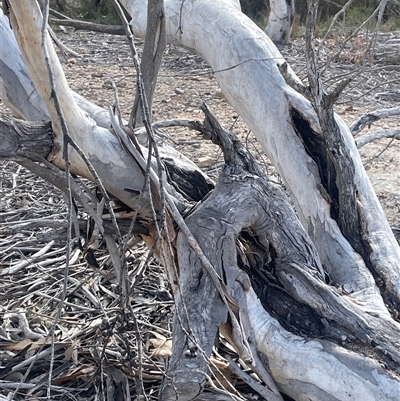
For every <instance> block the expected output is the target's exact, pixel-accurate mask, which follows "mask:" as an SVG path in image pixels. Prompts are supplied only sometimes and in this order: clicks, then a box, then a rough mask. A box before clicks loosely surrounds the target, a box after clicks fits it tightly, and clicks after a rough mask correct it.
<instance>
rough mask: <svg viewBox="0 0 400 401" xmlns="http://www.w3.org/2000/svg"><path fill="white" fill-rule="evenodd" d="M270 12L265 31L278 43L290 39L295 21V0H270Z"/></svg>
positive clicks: (283, 43)
mask: <svg viewBox="0 0 400 401" xmlns="http://www.w3.org/2000/svg"><path fill="white" fill-rule="evenodd" d="M269 6H270V12H269V16H268V22H267V26H266V28H265V33H266V34H267V35H268V36H269V37H270V38H271V40H272V41H273V42H274V43H276V44H281V45H285V44H287V43H289V41H290V35H291V34H292V28H293V23H294V12H295V9H294V7H295V5H294V0H269Z"/></svg>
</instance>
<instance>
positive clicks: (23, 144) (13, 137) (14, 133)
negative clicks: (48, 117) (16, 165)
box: [0, 117, 54, 159]
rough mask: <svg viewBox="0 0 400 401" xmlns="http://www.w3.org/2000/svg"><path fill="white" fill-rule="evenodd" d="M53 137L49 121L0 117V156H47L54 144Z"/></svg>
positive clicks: (12, 157) (15, 157) (9, 157)
mask: <svg viewBox="0 0 400 401" xmlns="http://www.w3.org/2000/svg"><path fill="white" fill-rule="evenodd" d="M53 137H54V135H53V131H52V128H51V123H50V122H47V123H26V122H24V121H22V120H15V119H10V118H7V117H4V118H0V157H1V158H8V159H18V158H19V157H28V158H29V157H33V156H35V155H40V156H42V157H48V156H49V154H50V153H51V151H52V149H53V146H54V142H53Z"/></svg>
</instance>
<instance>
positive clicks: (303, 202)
mask: <svg viewBox="0 0 400 401" xmlns="http://www.w3.org/2000/svg"><path fill="white" fill-rule="evenodd" d="M122 3H123V4H124V6H125V7H126V9H127V10H128V12H129V13H130V14H131V15H132V16H133V19H132V27H133V29H134V32H135V34H136V35H138V36H144V34H145V29H146V13H145V10H146V2H145V1H141V0H122ZM165 10H166V29H167V37H168V38H169V40H170V41H173V42H176V43H178V44H180V45H182V46H184V47H187V48H190V49H194V50H195V51H196V52H198V53H200V54H201V55H202V56H203V57H204V58H205V60H206V61H207V62H208V63H209V64H210V65H211V67H212V69H213V70H214V71H215V76H216V78H217V81H218V83H219V85H220V87H221V89H222V91H223V92H224V94H225V96H226V98H227V100H228V101H229V102H230V104H231V105H232V106H233V107H234V108H235V110H236V111H237V112H238V113H239V114H240V115H241V117H242V118H243V119H244V121H245V122H246V123H247V125H248V126H249V127H250V128H251V129H252V131H253V132H254V134H255V135H256V137H257V139H258V141H259V143H260V145H261V147H262V148H263V150H264V151H265V152H266V154H267V155H268V157H269V158H270V159H271V161H272V162H273V163H274V165H275V166H276V167H277V169H278V171H279V173H280V174H281V177H282V178H283V180H284V182H285V184H286V186H287V188H288V190H289V191H290V194H291V197H292V200H293V202H294V204H295V206H296V209H297V211H298V213H299V216H300V219H301V221H302V223H303V225H304V226H305V227H306V229H307V231H308V233H309V234H310V236H311V238H312V239H313V241H314V243H315V245H316V247H317V249H318V252H319V253H320V257H321V261H322V263H323V265H324V266H325V267H326V269H327V270H328V272H329V274H330V276H331V278H332V279H333V281H334V282H336V283H341V284H344V285H346V286H349V288H350V289H351V291H350V292H351V294H350V295H349V296H350V297H352V298H354V299H355V301H356V302H358V303H359V304H360V307H362V308H363V309H364V310H367V311H370V312H371V313H374V314H380V315H381V316H385V317H386V318H388V319H389V318H390V316H389V314H388V312H387V310H386V307H385V305H384V303H383V301H382V299H381V298H380V295H379V290H378V288H377V287H376V286H375V284H374V280H373V277H372V275H371V273H370V272H369V271H368V269H367V268H366V266H365V263H364V262H363V260H362V258H361V257H360V255H359V254H357V253H356V252H355V251H354V250H353V249H352V247H351V246H350V244H349V243H348V241H347V240H346V239H345V238H344V237H343V235H342V234H341V232H340V230H339V228H338V225H337V223H336V222H335V221H334V220H333V219H332V217H331V215H330V205H329V204H328V202H327V201H326V200H325V199H324V197H323V193H322V192H321V186H322V184H321V181H320V178H319V174H318V167H317V165H316V164H315V163H314V162H313V160H312V159H311V158H310V156H309V155H308V154H307V153H306V150H305V149H304V146H303V143H302V142H301V140H300V139H299V137H298V136H297V134H296V132H295V130H294V126H293V118H292V111H293V109H294V110H296V111H297V112H298V113H299V114H300V115H301V116H302V118H303V119H304V120H305V121H307V123H308V124H309V125H310V127H311V128H312V129H313V130H314V131H315V132H316V133H318V132H320V128H319V123H318V120H317V116H316V114H315V112H314V109H313V107H312V105H311V104H310V102H309V101H308V100H306V99H305V98H304V97H303V96H301V95H300V94H299V93H297V92H296V91H294V90H293V89H292V88H291V87H290V86H289V85H288V84H287V83H286V82H285V80H284V79H283V77H282V75H281V73H280V71H279V69H278V65H281V64H283V63H284V59H283V57H282V55H281V54H280V53H279V51H278V50H277V49H276V47H275V46H274V44H273V43H272V41H271V40H270V39H269V38H268V37H267V36H266V35H265V34H264V32H263V31H262V30H261V29H259V28H258V27H257V26H256V25H255V24H254V23H253V22H252V21H251V20H250V19H249V18H247V17H246V16H245V15H244V14H242V13H240V12H238V9H237V6H236V2H233V1H230V0H221V1H219V2H218V3H216V2H214V1H212V0H196V1H194V0H186V1H185V2H184V3H182V2H180V1H178V0H166V1H165ZM291 74H292V75H293V78H294V79H297V78H296V77H295V76H294V73H293V72H291ZM337 121H338V124H339V126H340V129H341V132H342V135H343V136H344V137H345V138H346V142H347V144H348V146H349V148H350V151H351V154H352V156H353V158H354V164H355V165H356V176H357V183H356V185H357V190H358V193H359V195H360V214H361V219H362V221H363V223H364V224H365V226H366V227H367V230H368V233H369V235H370V238H371V239H372V242H371V245H372V254H371V259H372V260H373V263H374V268H375V270H376V271H378V273H379V274H381V275H382V276H383V277H384V278H385V279H386V280H387V281H388V282H387V283H386V285H387V288H388V290H389V291H391V292H392V293H393V294H394V295H395V296H396V298H397V299H399V300H400V248H399V246H398V244H397V242H396V240H395V238H394V236H393V234H392V232H391V230H390V227H389V224H388V223H387V220H386V217H385V215H384V212H383V211H382V208H381V206H380V204H379V201H378V199H377V197H376V195H375V193H374V190H373V188H372V186H371V184H370V182H369V180H368V178H367V175H366V173H365V170H364V168H363V165H362V162H361V159H360V157H359V154H358V151H357V149H356V147H355V145H354V141H353V139H352V136H351V134H350V131H349V129H348V127H347V126H346V125H345V124H344V123H343V122H342V120H341V119H340V118H337ZM328 244H329V245H328Z"/></svg>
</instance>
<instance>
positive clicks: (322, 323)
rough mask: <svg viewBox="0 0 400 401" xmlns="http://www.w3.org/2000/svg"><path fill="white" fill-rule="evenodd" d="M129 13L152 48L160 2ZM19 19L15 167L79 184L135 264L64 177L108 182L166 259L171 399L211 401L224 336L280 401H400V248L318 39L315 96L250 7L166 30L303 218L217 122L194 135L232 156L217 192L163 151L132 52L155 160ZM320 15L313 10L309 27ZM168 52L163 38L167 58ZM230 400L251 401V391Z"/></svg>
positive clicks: (174, 23)
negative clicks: (194, 56) (207, 397)
mask: <svg viewBox="0 0 400 401" xmlns="http://www.w3.org/2000/svg"><path fill="white" fill-rule="evenodd" d="M121 4H122V5H123V6H124V7H125V9H126V11H127V12H128V13H129V15H130V16H131V17H132V20H131V21H130V25H131V29H132V31H133V33H134V34H135V35H136V36H142V37H145V36H146V30H148V29H149V26H150V25H149V24H148V21H147V11H148V7H147V2H145V1H143V0H121ZM160 4H161V3H160ZM7 5H8V12H9V18H10V23H11V26H12V29H13V33H14V34H15V38H16V40H15V39H14V37H13V36H12V32H11V31H10V29H9V23H8V21H7V20H6V19H5V17H3V16H2V19H1V30H2V39H3V42H2V48H1V63H2V64H1V65H2V66H3V68H1V74H2V76H1V78H2V79H1V81H0V84H1V96H2V99H3V101H5V102H6V103H7V104H8V105H9V106H10V109H11V110H12V111H13V113H14V114H15V116H17V117H19V118H23V119H25V121H21V120H16V119H9V118H5V117H3V118H2V119H1V131H0V135H1V142H0V143H1V145H0V155H1V157H7V158H14V159H16V160H17V161H18V162H20V163H21V164H23V165H25V166H27V167H28V168H31V169H32V170H33V171H35V172H37V173H38V174H40V175H41V176H43V177H45V178H47V179H48V180H50V181H52V182H54V183H55V184H56V185H58V186H59V187H62V186H63V185H66V183H68V182H69V185H68V187H69V188H70V189H71V193H72V196H74V197H76V198H77V199H78V201H79V202H80V203H81V204H82V205H84V207H85V208H86V209H87V211H88V213H89V214H91V215H92V216H93V218H94V219H95V221H96V224H98V226H99V229H100V231H101V232H103V233H104V235H105V236H106V238H107V239H108V242H107V243H108V244H109V245H110V248H112V249H113V250H114V251H115V249H117V250H118V249H119V251H118V252H120V254H119V255H120V256H122V254H123V249H124V242H125V241H124V240H126V239H124V238H122V236H121V233H120V232H119V230H118V227H116V231H115V232H114V233H113V234H110V233H105V232H104V230H103V229H102V221H101V219H99V217H98V215H97V214H96V212H95V209H96V205H94V204H93V202H95V201H93V197H90V195H88V194H87V193H84V192H83V191H82V190H81V189H80V188H79V185H78V184H77V183H76V182H75V181H74V180H73V178H72V177H68V179H67V178H65V179H64V180H56V179H55V176H57V177H58V176H59V175H58V173H56V172H54V169H53V167H54V166H56V167H58V168H60V169H65V168H66V169H67V170H69V171H70V172H71V173H73V174H75V175H79V176H81V177H85V178H88V179H91V180H93V181H96V183H97V184H98V185H100V186H102V187H103V188H104V191H103V195H104V196H105V198H107V196H108V195H107V193H110V194H112V196H114V197H116V198H118V199H119V200H120V201H122V202H123V203H125V204H126V205H127V206H128V207H130V208H131V209H132V210H133V211H134V212H135V213H136V214H135V217H136V220H135V221H136V224H137V225H138V226H140V227H141V230H137V231H136V232H135V234H132V235H139V236H140V237H141V238H142V239H144V240H145V241H146V242H147V244H148V245H149V246H155V249H156V254H157V255H158V257H159V259H160V261H161V263H162V264H163V265H164V267H165V269H166V270H167V272H168V275H169V278H170V282H171V287H172V290H173V292H174V296H175V303H176V310H175V316H174V322H173V348H172V357H171V358H170V360H169V363H168V366H167V368H166V375H165V379H164V381H163V383H162V386H161V390H160V399H162V400H191V399H196V397H198V396H199V394H200V393H201V391H202V390H203V387H204V384H205V381H206V377H207V374H208V373H207V372H208V370H207V369H208V367H209V365H210V364H212V362H210V355H211V353H212V349H213V346H214V343H215V338H216V336H217V334H218V333H220V334H221V335H222V336H223V337H224V338H225V339H226V341H228V342H229V343H230V344H231V345H232V346H233V347H234V348H235V349H236V352H237V354H238V355H239V357H240V358H241V360H242V363H243V364H244V365H246V366H247V368H248V369H250V370H251V371H252V372H253V373H254V374H253V375H252V376H249V375H248V374H247V373H245V372H244V371H242V370H240V369H238V366H237V365H236V364H235V363H234V362H233V361H232V362H231V364H232V365H231V368H232V370H233V371H234V372H235V373H236V374H239V375H241V376H242V377H243V378H244V379H245V380H246V382H247V383H249V384H250V385H251V386H252V387H253V389H254V391H257V392H258V393H259V394H260V395H261V396H262V397H264V398H265V399H268V400H282V399H283V396H282V393H283V394H286V395H288V396H290V397H292V398H293V399H295V400H320V401H325V400H327V401H328V400H329V401H331V400H350V399H353V400H361V399H362V400H371V401H375V400H392V401H395V400H398V397H399V394H400V380H399V373H400V347H399V345H400V344H399V332H400V330H399V329H400V325H399V322H398V320H397V315H398V313H399V312H400V307H399V305H400V302H399V301H400V248H399V246H398V244H397V243H396V240H395V238H394V236H393V234H392V232H391V230H390V227H389V224H388V222H387V220H386V217H385V215H384V213H383V211H382V208H381V206H380V204H379V202H378V199H377V197H376V195H375V193H374V191H373V189H372V186H371V184H370V182H369V180H368V177H367V175H366V172H365V170H364V168H363V165H362V163H361V160H360V157H359V155H358V152H357V149H356V146H355V144H354V140H353V138H352V135H351V133H350V130H349V128H348V127H347V126H346V124H345V123H344V122H343V120H342V119H341V118H340V117H339V116H337V115H336V114H335V113H334V112H333V109H332V106H333V103H334V101H335V99H336V98H337V96H338V95H339V93H340V91H341V89H342V88H343V86H344V84H345V83H340V84H339V85H338V86H337V87H336V88H335V90H334V91H332V92H331V93H326V92H325V91H324V88H323V87H322V84H321V81H320V80H319V77H318V73H317V69H316V61H315V50H314V48H313V45H312V44H313V35H314V32H313V30H312V24H310V25H309V30H308V33H307V43H308V48H307V52H308V65H307V67H308V82H309V86H304V85H303V84H302V82H301V81H300V80H299V79H298V78H297V77H296V75H295V74H294V73H293V71H292V70H291V68H290V67H289V66H288V65H287V64H286V62H285V60H284V58H283V57H282V55H281V54H280V53H279V51H278V50H277V48H276V47H275V46H274V44H273V43H272V41H271V40H270V39H269V38H268V37H267V35H265V33H264V32H263V31H262V30H260V29H259V28H258V27H257V26H256V25H255V24H254V23H253V22H252V21H251V20H250V19H249V18H247V17H246V16H245V15H244V14H242V12H241V10H240V4H239V1H237V0H220V1H218V2H215V1H211V0H185V1H180V0H165V2H164V12H163V20H162V23H161V19H160V20H159V23H158V25H157V24H156V26H158V27H159V28H158V29H159V30H160V31H159V32H160V33H161V32H162V31H163V30H164V29H165V35H166V40H167V41H168V42H174V43H176V44H179V45H181V46H184V47H186V48H189V49H192V50H193V51H195V52H197V53H199V54H201V55H202V56H203V57H204V59H205V60H206V61H207V62H208V63H209V64H210V66H211V68H212V69H213V71H214V74H215V77H216V79H217V81H218V83H219V85H220V87H221V89H222V91H223V92H224V94H225V96H226V98H227V99H228V101H229V102H230V104H231V105H232V106H233V107H234V108H235V110H236V111H237V112H238V114H240V116H241V117H242V118H243V119H244V121H245V122H246V123H247V125H248V127H249V128H250V129H251V130H252V131H253V132H254V134H255V135H256V137H257V139H258V141H259V143H260V146H261V147H262V148H263V150H264V151H265V152H266V154H267V155H268V157H269V158H270V160H271V161H272V162H273V163H274V165H275V166H276V168H277V170H278V171H279V173H280V175H281V177H282V180H283V181H284V183H285V186H286V188H287V191H288V193H289V196H290V200H289V199H288V198H287V196H286V195H285V193H284V192H283V191H282V189H281V188H279V187H278V186H277V185H276V184H273V183H272V182H271V181H270V180H268V178H267V177H266V176H265V175H264V173H263V172H262V170H261V169H260V168H259V167H258V165H257V164H256V163H255V161H254V160H253V158H252V157H251V155H250V154H249V153H248V152H247V151H246V149H245V148H244V147H243V146H242V144H241V143H240V141H239V140H238V139H237V138H236V137H235V136H234V135H233V134H232V133H230V132H229V131H227V130H225V129H224V128H223V127H221V126H220V125H219V123H218V121H217V120H216V119H215V118H214V117H213V115H212V114H211V113H210V111H209V110H208V108H207V106H205V105H204V106H203V110H204V112H205V120H204V122H199V121H189V122H186V123H185V124H186V125H187V126H189V127H190V128H192V129H198V130H200V131H201V132H202V133H203V134H204V136H205V137H207V138H208V139H210V140H212V141H213V142H215V143H216V144H218V145H219V146H220V147H221V149H222V150H223V153H224V158H225V166H224V168H223V170H222V171H221V174H220V177H219V179H218V181H217V183H216V184H215V187H213V186H214V185H213V183H212V182H211V181H210V180H209V179H208V177H206V176H205V175H204V174H203V173H202V172H201V171H200V170H199V169H198V168H197V167H196V166H195V165H193V163H191V162H190V161H189V160H187V159H185V158H182V157H181V156H180V155H179V153H178V152H176V151H174V149H171V148H168V147H167V146H165V145H160V144H157V142H156V141H155V140H154V129H155V125H157V122H154V124H153V125H152V124H151V119H150V115H149V112H148V111H149V105H148V103H147V101H146V88H145V86H144V83H143V80H142V79H141V73H140V65H139V62H138V59H137V54H136V53H135V49H134V47H132V49H133V58H134V62H135V65H136V66H137V68H138V69H139V70H138V71H139V72H138V85H137V90H138V97H139V101H140V108H141V110H142V114H141V116H142V118H141V122H142V123H143V124H144V127H145V129H146V131H147V133H148V136H149V138H148V140H147V145H146V147H144V146H142V145H140V144H139V143H138V142H137V141H136V135H135V134H136V133H137V132H138V131H135V130H134V129H133V128H134V127H132V125H131V126H129V125H126V126H125V125H124V123H123V122H122V121H119V120H118V118H117V117H116V116H114V114H113V113H112V111H111V112H107V111H104V110H102V109H100V108H99V107H97V106H96V105H93V104H92V103H90V102H89V101H87V100H86V99H84V98H82V97H80V96H79V95H78V94H75V93H73V92H72V91H71V89H70V88H69V86H68V83H67V80H66V79H65V76H64V73H63V70H62V67H61V64H60V62H59V60H58V58H57V55H56V53H55V51H54V49H53V47H52V45H51V42H50V39H49V36H48V34H47V30H46V23H44V22H43V20H46V18H43V17H42V11H41V9H40V7H39V6H38V4H37V2H36V1H32V0H8V1H7ZM149 8H150V7H149ZM316 12H317V4H316V3H315V2H313V1H310V2H309V21H313V19H315V17H316ZM44 15H45V16H46V9H45V10H44ZM128 31H129V30H128ZM162 36H163V35H155V36H153V39H152V40H153V43H151V46H150V47H151V48H153V49H155V48H157V44H158V41H157V40H158V38H161V37H162ZM128 39H129V40H131V35H130V34H129V35H128ZM17 43H18V45H17ZM144 68H145V66H142V69H143V70H144ZM153 70H154V69H153ZM28 76H29V79H28V78H27V77H28ZM15 94H16V96H15ZM132 116H134V117H133V118H135V116H137V109H135V112H132ZM38 120H39V121H40V122H38ZM44 120H45V121H44ZM49 121H50V124H49ZM138 130H141V131H142V130H143V128H138ZM141 131H140V132H141ZM163 155H164V156H163ZM163 157H164V161H163ZM37 161H41V162H42V163H43V164H42V165H39V164H36V162H37ZM50 163H51V164H52V166H51V168H50ZM171 171H172V172H173V173H174V174H170V173H171ZM191 184H192V185H191ZM193 184H194V185H193ZM194 200H195V201H196V202H193V201H194ZM113 244H114V245H115V244H116V245H117V246H114V245H113ZM118 247H119V248H118ZM118 252H117V253H118ZM117 259H118V258H117ZM117 259H116V260H115V263H116V264H118V263H121V261H119V262H118V260H117ZM121 259H123V258H121ZM126 295H127V296H128V295H129V294H128V293H126ZM254 377H256V379H255V378H254ZM231 397H233V398H235V397H236V398H235V399H240V395H238V394H237V393H234V389H232V394H231Z"/></svg>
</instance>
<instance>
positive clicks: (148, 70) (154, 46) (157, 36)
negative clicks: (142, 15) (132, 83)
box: [129, 0, 167, 143]
mask: <svg viewBox="0 0 400 401" xmlns="http://www.w3.org/2000/svg"><path fill="white" fill-rule="evenodd" d="M147 15H148V16H149V17H150V18H148V19H147V28H146V37H145V41H144V46H143V53H142V60H141V63H140V65H141V73H142V79H143V85H144V91H145V94H146V98H147V104H148V107H149V116H150V118H152V114H153V113H152V103H153V96H154V91H155V89H156V84H157V76H158V71H159V69H160V67H161V61H162V57H163V54H164V50H165V47H166V45H167V40H166V34H165V18H164V1H163V0H149V1H148V4H147ZM142 113H143V111H142V108H141V106H140V98H139V91H137V92H136V97H135V101H134V104H133V107H132V111H131V116H130V119H129V120H130V125H131V126H132V127H140V126H142V125H143V115H142ZM149 122H150V123H151V122H152V121H149ZM144 143H145V142H144Z"/></svg>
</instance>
